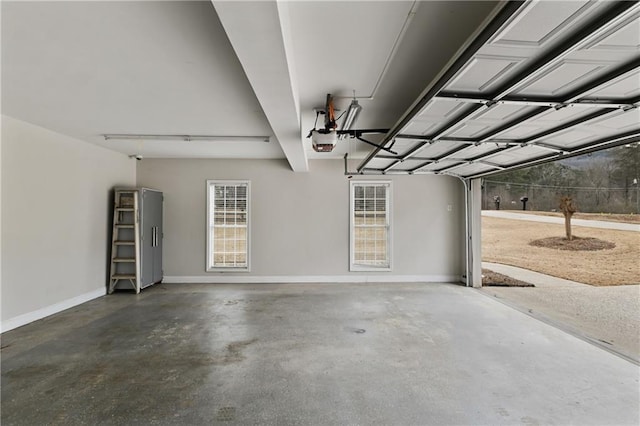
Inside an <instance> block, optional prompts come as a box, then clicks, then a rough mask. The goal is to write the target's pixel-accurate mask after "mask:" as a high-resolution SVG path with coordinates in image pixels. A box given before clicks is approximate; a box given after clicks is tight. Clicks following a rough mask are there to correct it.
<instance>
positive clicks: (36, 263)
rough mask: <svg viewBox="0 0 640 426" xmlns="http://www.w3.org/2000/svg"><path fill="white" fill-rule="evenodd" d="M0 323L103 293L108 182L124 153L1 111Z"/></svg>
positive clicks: (130, 166) (129, 176)
mask: <svg viewBox="0 0 640 426" xmlns="http://www.w3.org/2000/svg"><path fill="white" fill-rule="evenodd" d="M1 160H2V178H1V182H2V190H1V194H2V204H1V206H2V213H1V218H2V225H1V226H2V248H1V253H2V288H1V295H2V313H1V318H2V330H3V331H6V330H9V329H11V328H15V327H17V326H20V325H23V324H26V323H28V322H30V321H33V320H36V319H39V318H42V317H44V316H47V315H50V314H52V313H54V312H57V311H60V310H63V309H66V308H68V307H71V306H74V305H77V304H79V303H82V302H84V301H86V300H89V299H91V298H95V297H98V296H100V295H102V294H104V293H105V289H106V283H107V280H108V250H109V245H110V232H111V223H110V222H109V218H110V211H111V210H112V205H111V204H110V203H109V201H110V190H111V189H112V188H113V187H114V186H134V185H135V179H136V176H135V173H136V171H135V161H134V160H130V159H129V158H127V156H125V155H123V154H119V153H116V152H113V151H109V150H106V149H104V148H101V147H96V146H94V145H91V144H88V143H86V142H82V141H79V140H76V139H73V138H70V137H68V136H64V135H61V134H58V133H54V132H51V131H49V130H46V129H43V128H41V127H38V126H34V125H32V124H29V123H25V122H23V121H19V120H16V119H13V118H11V117H7V116H3V117H2V158H1Z"/></svg>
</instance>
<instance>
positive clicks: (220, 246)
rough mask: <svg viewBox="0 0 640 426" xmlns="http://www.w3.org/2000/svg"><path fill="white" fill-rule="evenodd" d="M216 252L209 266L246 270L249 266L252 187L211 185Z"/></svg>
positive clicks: (214, 247) (213, 234)
mask: <svg viewBox="0 0 640 426" xmlns="http://www.w3.org/2000/svg"><path fill="white" fill-rule="evenodd" d="M210 185H211V188H212V189H210V192H209V194H210V196H211V197H212V198H213V200H211V205H210V209H211V210H210V212H209V215H210V217H211V218H212V221H211V223H210V226H211V227H212V232H211V234H210V237H211V238H212V241H210V243H209V247H210V250H212V254H211V259H210V262H211V263H210V265H208V266H209V267H231V268H233V267H242V268H245V267H247V266H248V263H247V258H248V256H247V252H248V244H247V237H248V236H247V222H248V217H247V213H248V184H243V183H240V184H228V183H226V184H223V183H210Z"/></svg>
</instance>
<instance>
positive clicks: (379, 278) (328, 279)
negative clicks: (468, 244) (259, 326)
mask: <svg viewBox="0 0 640 426" xmlns="http://www.w3.org/2000/svg"><path fill="white" fill-rule="evenodd" d="M162 282H163V283H176V284H197V283H203V284H275V283H458V282H460V276H459V275H284V276H260V275H246V276H242V275H202V276H165V277H164V278H163V280H162Z"/></svg>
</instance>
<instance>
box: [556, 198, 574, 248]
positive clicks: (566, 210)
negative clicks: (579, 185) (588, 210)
mask: <svg viewBox="0 0 640 426" xmlns="http://www.w3.org/2000/svg"><path fill="white" fill-rule="evenodd" d="M560 210H562V214H563V215H564V230H565V232H566V234H567V240H569V241H571V240H573V235H571V216H573V214H574V213H575V212H576V211H577V208H576V205H575V204H574V203H573V199H572V198H571V196H569V195H564V196H562V197H560Z"/></svg>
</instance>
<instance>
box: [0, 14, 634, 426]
mask: <svg viewBox="0 0 640 426" xmlns="http://www.w3.org/2000/svg"><path fill="white" fill-rule="evenodd" d="M1 19H2V52H1V54H2V146H1V150H0V155H1V164H2V176H1V203H2V204H1V230H2V245H1V252H0V255H1V256H0V260H1V279H2V281H1V286H2V287H1V296H2V303H1V309H2V311H1V320H2V324H1V326H2V327H1V330H2V333H3V334H2V353H1V357H2V414H1V416H2V423H3V424H90V423H105V424H133V423H144V424H204V423H212V422H213V423H215V422H231V423H237V424H247V423H253V424H359V423H363V424H514V423H517V424H551V423H560V424H563V423H581V424H638V422H639V421H640V410H639V407H638V397H639V396H640V395H639V391H638V382H639V371H638V368H637V365H635V364H633V363H631V362H629V361H628V360H626V359H622V358H620V357H617V356H615V355H614V354H611V353H609V352H606V351H603V350H602V349H601V348H599V347H596V346H593V345H590V344H589V343H587V342H585V341H583V340H581V339H579V338H576V337H575V336H572V335H569V334H567V333H565V332H563V331H561V330H558V329H555V328H553V327H551V326H549V325H548V324H545V323H543V322H541V321H538V320H536V319H534V318H531V317H529V316H527V315H525V314H523V313H521V312H518V311H516V310H514V309H511V308H509V307H507V306H505V305H502V304H500V303H499V302H497V301H495V300H492V299H490V298H488V297H486V296H484V295H482V294H479V293H478V292H476V291H474V290H473V289H470V288H466V287H478V286H479V285H480V276H481V273H480V268H481V264H480V259H481V253H480V182H481V178H483V177H486V176H489V175H490V174H491V173H495V172H497V171H503V170H511V169H516V168H521V167H527V166H530V165H535V164H540V163H542V162H547V161H554V160H556V159H559V158H567V157H569V156H574V155H581V154H585V153H589V152H595V151H597V150H602V149H607V148H611V147H615V146H620V145H625V144H629V143H634V142H638V141H639V140H640V113H639V111H638V106H639V104H640V84H639V80H640V70H639V66H640V54H639V49H640V6H639V4H638V3H637V2H627V1H621V2H615V1H612V2H598V1H567V2H532V1H526V2H514V1H509V2H477V1H469V2H458V1H455V2H444V1H443V2H440V1H425V2H421V1H413V2H412V1H408V2H402V1H388V2H387V1H380V2H378V1H376V2H359V1H347V2H324V1H318V2H314V1H309V2H307V1H304V2H302V1H301V2H295V1H294V2H280V1H278V2H275V1H264V2H226V1H213V2H210V1H197V2H190V1H166V2H165V1H141V2H82V1H81V2H17V1H16V2H12V1H3V2H2V5H1ZM328 94H330V97H331V103H330V102H329V101H328V98H329V96H327V95H328ZM355 106H358V107H359V108H356V109H357V112H359V114H356V115H357V117H356V118H357V120H356V121H354V123H353V124H351V125H350V126H348V125H347V123H346V121H347V118H348V117H349V116H350V115H351V114H350V112H351V110H352V109H354V107H355ZM334 108H335V115H336V117H335V121H336V128H335V129H334V128H332V129H331V130H332V131H333V134H332V133H331V132H328V133H329V135H330V136H331V135H333V136H335V138H334V140H333V142H334V143H335V147H332V149H331V151H330V152H316V151H315V150H314V149H313V143H314V142H315V139H314V138H315V136H314V137H311V138H308V137H307V135H308V134H309V133H311V130H312V129H317V128H322V123H325V130H326V129H328V127H327V125H326V123H327V121H331V120H327V119H328V118H330V116H331V115H332V114H331V113H332V112H333V111H332V110H333V109H334ZM341 114H342V115H341ZM320 133H321V132H320ZM316 134H317V132H316ZM208 182H236V183H237V182H243V184H247V182H248V184H247V185H250V209H247V210H248V211H250V216H249V218H248V219H246V220H247V222H248V225H247V228H246V232H247V235H246V247H245V250H246V256H247V258H246V259H244V260H243V261H245V263H244V264H243V267H242V268H236V269H234V268H216V267H215V261H212V259H211V256H210V253H209V250H211V247H214V246H213V245H212V244H213V243H211V242H210V238H209V237H210V236H209V235H208V232H209V226H210V225H209V224H208V223H207V222H208V220H209V219H208V217H209V216H208V214H209V210H210V209H211V208H212V207H211V204H210V203H208V202H207V193H208V188H209V187H208ZM117 187H146V188H154V189H157V190H160V191H162V192H163V195H164V207H163V209H164V219H163V231H164V234H163V235H162V243H163V254H162V267H163V274H164V276H163V279H162V283H161V284H157V285H154V286H151V287H149V288H148V289H145V290H143V291H142V292H141V293H140V294H133V293H132V292H128V291H118V292H115V293H114V294H112V295H105V293H106V292H107V283H108V282H109V274H110V271H109V258H110V250H111V232H112V218H113V189H114V188H117ZM358 187H362V188H364V190H365V191H366V190H367V188H384V191H383V193H384V200H385V202H386V203H387V204H386V206H387V207H385V209H384V215H383V216H382V217H383V219H384V220H385V221H386V223H385V225H384V226H383V227H384V229H385V233H384V239H381V240H379V241H381V243H380V244H381V246H380V247H382V249H381V250H379V251H378V248H376V250H374V255H375V256H374V258H373V259H367V258H366V256H365V257H364V258H359V257H358V255H357V254H356V253H357V249H356V248H355V247H356V245H355V244H354V239H355V238H356V237H354V235H356V234H355V231H354V229H356V228H357V225H356V224H355V222H354V217H356V216H357V215H356V213H354V212H355V211H356V208H355V207H354V206H355V205H356V204H355V203H354V201H353V200H354V199H356V198H357V197H356V195H354V194H356V193H357V192H356V191H357V189H356V188H358ZM375 193H376V197H377V194H378V193H377V191H376V192H375ZM375 205H376V209H377V208H378V207H377V206H378V204H375ZM376 217H377V216H376ZM376 224H377V223H376ZM376 238H377V237H376ZM374 240H375V239H374ZM375 241H376V244H377V241H378V240H375ZM376 247H377V246H376ZM215 250H216V249H214V251H215ZM378 255H380V256H381V257H380V258H378V257H377V256H378ZM363 259H364V260H363ZM212 262H213V263H214V265H212V264H211V263H212Z"/></svg>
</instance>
